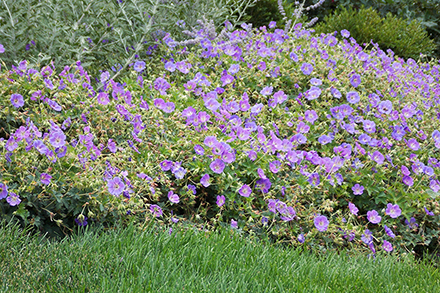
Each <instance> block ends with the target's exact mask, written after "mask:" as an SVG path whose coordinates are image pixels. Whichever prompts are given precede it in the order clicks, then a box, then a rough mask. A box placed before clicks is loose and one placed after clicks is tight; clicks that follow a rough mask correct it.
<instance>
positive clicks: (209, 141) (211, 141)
mask: <svg viewBox="0 0 440 293" xmlns="http://www.w3.org/2000/svg"><path fill="white" fill-rule="evenodd" d="M203 143H204V144H205V145H206V146H208V147H210V148H213V147H215V145H216V144H217V143H218V140H217V138H216V137H215V136H212V135H211V136H207V137H205V140H204V141H203Z"/></svg>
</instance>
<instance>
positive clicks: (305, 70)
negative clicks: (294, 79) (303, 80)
mask: <svg viewBox="0 0 440 293" xmlns="http://www.w3.org/2000/svg"><path fill="white" fill-rule="evenodd" d="M301 71H302V72H303V73H304V74H305V75H310V74H311V73H312V71H313V66H312V64H309V63H303V65H302V66H301Z"/></svg>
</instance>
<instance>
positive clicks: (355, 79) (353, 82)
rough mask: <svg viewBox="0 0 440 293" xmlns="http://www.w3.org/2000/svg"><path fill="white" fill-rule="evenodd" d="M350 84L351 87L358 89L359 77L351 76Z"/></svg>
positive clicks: (357, 75)
mask: <svg viewBox="0 0 440 293" xmlns="http://www.w3.org/2000/svg"><path fill="white" fill-rule="evenodd" d="M350 83H351V85H352V86H353V87H355V88H356V87H358V86H359V85H360V84H361V76H360V75H359V74H353V76H352V77H351V78H350Z"/></svg>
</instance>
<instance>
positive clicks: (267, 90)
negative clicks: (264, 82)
mask: <svg viewBox="0 0 440 293" xmlns="http://www.w3.org/2000/svg"><path fill="white" fill-rule="evenodd" d="M272 91H273V86H266V87H265V88H263V89H262V90H261V92H260V94H262V95H263V96H269V95H271V94H272Z"/></svg>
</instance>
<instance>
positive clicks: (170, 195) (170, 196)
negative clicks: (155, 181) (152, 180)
mask: <svg viewBox="0 0 440 293" xmlns="http://www.w3.org/2000/svg"><path fill="white" fill-rule="evenodd" d="M168 199H169V200H170V201H171V202H172V203H179V195H177V194H175V193H174V192H173V191H172V190H170V191H169V192H168Z"/></svg>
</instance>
